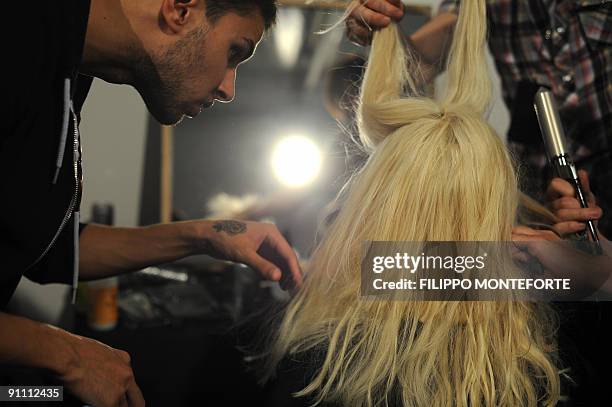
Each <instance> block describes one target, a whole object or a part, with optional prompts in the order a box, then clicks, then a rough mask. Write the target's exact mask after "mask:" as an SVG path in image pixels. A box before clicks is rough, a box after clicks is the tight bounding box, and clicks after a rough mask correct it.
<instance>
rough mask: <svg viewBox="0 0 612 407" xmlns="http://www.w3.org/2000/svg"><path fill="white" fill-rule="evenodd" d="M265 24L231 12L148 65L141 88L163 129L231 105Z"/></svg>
mask: <svg viewBox="0 0 612 407" xmlns="http://www.w3.org/2000/svg"><path fill="white" fill-rule="evenodd" d="M263 31H264V22H263V18H262V17H261V15H260V14H259V13H258V12H256V11H254V12H253V13H252V14H250V15H248V16H241V15H238V14H235V13H232V12H229V13H227V14H225V15H223V16H221V17H220V18H219V19H218V20H216V22H215V23H214V24H208V23H205V22H202V25H201V27H200V28H196V29H194V30H191V31H190V32H189V33H187V34H186V35H185V36H184V37H182V38H180V39H179V40H177V42H176V43H175V44H173V45H172V46H170V47H169V48H167V49H165V50H163V51H161V52H160V53H159V54H153V55H152V56H151V61H150V62H149V63H146V62H144V61H143V64H142V67H139V68H137V69H140V70H141V74H142V75H141V77H142V80H141V81H140V83H139V84H137V86H136V88H137V89H138V91H139V92H140V94H141V95H142V98H143V99H144V101H145V103H146V104H147V108H148V109H149V111H150V112H151V114H152V115H153V116H154V117H155V118H156V119H157V120H158V121H159V122H160V123H162V124H167V125H170V124H176V123H178V122H180V121H181V120H182V119H183V117H185V116H187V117H194V116H196V115H197V114H198V113H200V111H201V110H202V109H203V108H207V107H211V106H212V104H213V103H214V101H220V102H231V101H232V100H233V99H234V83H235V80H236V69H237V68H238V65H240V64H241V63H242V62H244V61H246V60H247V59H249V58H250V57H251V56H252V55H253V53H254V51H255V47H256V46H257V44H258V43H259V41H260V40H261V37H262V35H263Z"/></svg>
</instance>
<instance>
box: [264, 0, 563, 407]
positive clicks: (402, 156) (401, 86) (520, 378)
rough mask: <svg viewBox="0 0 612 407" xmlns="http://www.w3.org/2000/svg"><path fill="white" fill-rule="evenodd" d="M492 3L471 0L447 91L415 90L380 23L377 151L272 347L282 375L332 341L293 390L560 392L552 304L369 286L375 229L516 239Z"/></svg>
mask: <svg viewBox="0 0 612 407" xmlns="http://www.w3.org/2000/svg"><path fill="white" fill-rule="evenodd" d="M485 14H486V11H485V2H484V0H470V1H464V2H462V4H461V11H460V16H459V20H458V23H457V26H456V28H455V35H454V40H453V44H452V46H451V51H450V55H449V59H448V61H449V62H448V74H449V82H448V89H447V92H446V94H445V95H444V97H443V98H442V100H441V101H439V102H438V101H434V100H432V99H430V98H426V97H419V96H417V94H416V86H415V85H414V82H413V80H412V79H411V76H410V75H409V70H410V69H413V68H414V64H413V63H412V62H411V61H412V59H410V57H408V61H407V56H406V52H405V47H404V46H403V44H402V42H401V39H400V36H399V33H398V30H397V28H396V27H395V26H394V25H391V26H389V27H388V28H385V29H383V30H381V31H380V32H377V33H375V35H374V41H373V45H372V50H371V54H370V59H369V63H368V68H367V71H366V74H365V77H364V83H363V85H362V93H361V97H360V106H359V111H358V113H359V129H360V137H361V140H362V142H363V145H364V146H365V147H366V148H367V149H368V150H369V152H370V154H371V155H370V157H369V159H368V162H367V164H366V165H365V166H364V167H363V169H362V170H361V171H360V172H359V174H357V175H356V176H355V177H354V178H353V180H352V181H351V182H350V184H349V185H348V186H347V187H346V189H345V191H344V193H343V198H342V209H341V210H340V212H339V214H338V215H337V217H336V218H335V219H334V221H333V223H332V224H331V225H330V227H329V229H328V231H327V234H326V236H325V238H324V239H323V240H322V241H321V242H320V244H319V245H318V246H317V248H316V250H315V252H314V253H313V256H312V259H311V262H310V265H309V267H308V270H307V278H306V280H305V282H304V285H303V287H302V288H301V289H300V291H299V292H298V293H297V294H296V296H295V297H294V298H293V299H292V300H291V302H290V303H289V304H288V306H287V309H286V310H285V313H284V314H283V318H282V322H281V324H280V327H279V328H278V331H277V332H276V333H275V336H274V340H273V341H272V344H271V347H270V351H269V355H268V359H267V367H268V370H267V372H268V373H269V374H270V375H271V374H273V372H274V370H275V368H276V367H277V366H278V364H279V363H280V361H281V360H282V359H283V358H285V357H287V356H289V355H291V354H296V353H300V352H306V351H309V350H314V349H321V348H323V349H325V350H324V352H323V355H324V357H323V359H322V360H321V361H320V362H321V364H320V368H319V370H318V371H317V374H316V375H315V376H314V378H313V379H312V381H311V382H310V383H309V384H308V385H307V386H306V387H305V388H304V389H303V390H301V391H300V392H299V393H297V394H296V396H306V395H308V396H311V397H313V398H314V400H315V402H321V401H332V402H339V403H341V404H342V405H345V406H351V407H352V406H374V405H381V404H386V403H389V402H394V401H398V400H395V399H393V400H392V399H390V397H398V398H401V400H399V401H401V403H403V404H404V405H408V406H466V407H467V406H472V407H473V406H481V405H485V406H493V405H505V406H535V405H537V404H538V403H542V404H544V405H554V404H555V403H556V402H557V400H558V399H559V393H560V388H559V387H560V386H559V374H558V369H557V367H556V366H555V363H556V362H555V358H554V354H555V342H554V338H553V334H552V327H553V325H554V318H553V315H552V314H551V313H550V311H549V310H548V308H547V307H545V306H542V305H538V304H534V303H527V302H516V301H515V302H512V301H503V302H502V301H500V302H491V301H488V302H487V301H479V302H451V301H428V302H416V301H366V300H363V299H361V298H360V262H361V258H362V255H363V253H362V243H363V242H365V241H375V240H385V241H471V240H473V241H507V240H510V239H511V230H512V226H513V225H514V224H515V222H516V216H517V207H518V206H519V200H520V197H519V196H520V194H519V190H518V186H517V176H516V174H515V172H514V168H513V163H512V160H511V157H510V156H509V154H508V152H507V149H506V148H505V146H504V145H503V143H502V141H501V140H500V139H499V137H498V136H497V135H496V134H495V132H494V130H493V129H492V128H491V127H490V126H489V125H488V124H487V123H486V121H485V120H484V119H483V115H484V114H485V113H486V109H487V105H488V103H489V99H490V81H489V74H488V72H487V66H486V63H485V54H484V52H485V51H484V50H485V41H486V15H485ZM411 66H412V68H411ZM406 94H408V96H406ZM424 316H427V318H425V317H424Z"/></svg>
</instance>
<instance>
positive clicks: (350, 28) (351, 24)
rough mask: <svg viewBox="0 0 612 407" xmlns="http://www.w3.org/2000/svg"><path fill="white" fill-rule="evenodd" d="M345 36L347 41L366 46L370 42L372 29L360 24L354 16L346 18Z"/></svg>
mask: <svg viewBox="0 0 612 407" xmlns="http://www.w3.org/2000/svg"><path fill="white" fill-rule="evenodd" d="M346 36H347V38H348V39H349V41H351V42H353V43H355V44H357V45H361V46H366V45H368V44H370V43H371V42H372V31H370V29H368V28H367V27H365V26H364V25H362V24H360V23H358V22H357V20H355V19H354V18H349V19H348V20H346Z"/></svg>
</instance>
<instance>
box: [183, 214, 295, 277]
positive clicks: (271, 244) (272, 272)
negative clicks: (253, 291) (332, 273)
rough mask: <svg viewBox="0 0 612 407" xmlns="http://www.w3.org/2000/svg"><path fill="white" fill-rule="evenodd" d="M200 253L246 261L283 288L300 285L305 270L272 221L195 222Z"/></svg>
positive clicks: (240, 261) (224, 258)
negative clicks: (301, 267) (270, 222)
mask: <svg viewBox="0 0 612 407" xmlns="http://www.w3.org/2000/svg"><path fill="white" fill-rule="evenodd" d="M196 222H197V223H196V225H197V229H196V230H197V233H196V236H197V239H196V241H195V244H196V245H197V246H198V247H199V252H200V253H202V254H208V255H211V256H213V257H216V258H218V259H222V260H230V261H235V262H238V263H244V264H246V265H248V266H250V267H252V268H253V269H255V270H257V271H258V272H259V273H260V274H261V275H262V276H263V277H264V278H266V279H268V280H273V281H280V283H281V287H282V288H284V289H288V288H293V287H296V286H299V285H300V284H301V283H302V273H301V271H300V266H299V264H298V259H297V256H296V254H295V252H294V251H293V249H292V248H291V246H289V243H287V241H286V240H285V238H284V237H283V236H282V235H281V233H280V232H279V231H278V229H277V228H276V226H274V225H272V224H269V223H260V222H247V221H238V220H217V221H196Z"/></svg>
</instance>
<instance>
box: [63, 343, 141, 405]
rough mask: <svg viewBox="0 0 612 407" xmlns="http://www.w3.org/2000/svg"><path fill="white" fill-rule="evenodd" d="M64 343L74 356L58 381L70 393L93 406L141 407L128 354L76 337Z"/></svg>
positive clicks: (139, 392) (139, 395)
mask: <svg viewBox="0 0 612 407" xmlns="http://www.w3.org/2000/svg"><path fill="white" fill-rule="evenodd" d="M67 340H68V343H69V346H70V348H72V350H73V351H74V354H75V355H76V357H75V358H74V359H73V360H74V362H73V363H71V364H70V365H69V366H68V367H67V368H66V371H65V372H63V373H62V374H61V376H60V380H61V381H62V382H63V383H64V386H66V388H67V389H68V390H70V392H71V393H72V394H74V395H75V396H77V397H78V398H80V399H81V401H83V402H84V403H86V404H90V405H92V406H95V407H144V405H145V402H144V398H143V396H142V393H141V391H140V389H139V388H138V385H137V384H136V380H135V379H134V373H133V372H132V367H131V364H130V355H128V353H127V352H124V351H121V350H118V349H113V348H111V347H110V346H107V345H104V344H103V343H100V342H98V341H95V340H93V339H89V338H85V337H81V336H77V335H72V334H68V336H67Z"/></svg>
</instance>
